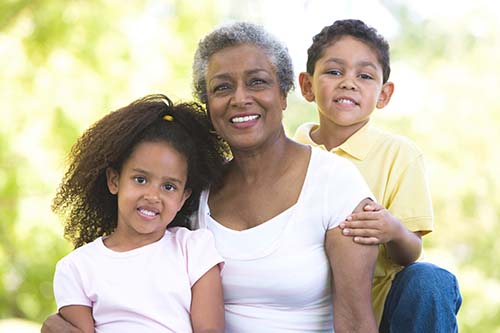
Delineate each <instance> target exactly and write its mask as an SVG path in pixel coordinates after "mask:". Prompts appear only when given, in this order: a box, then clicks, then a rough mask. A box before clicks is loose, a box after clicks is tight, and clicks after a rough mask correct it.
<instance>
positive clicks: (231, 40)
mask: <svg viewBox="0 0 500 333" xmlns="http://www.w3.org/2000/svg"><path fill="white" fill-rule="evenodd" d="M242 44H250V45H255V46H257V47H260V48H261V49H262V50H264V52H266V54H267V55H268V56H269V61H270V62H271V64H272V65H273V66H274V68H275V70H276V75H277V77H278V81H279V85H280V91H281V93H282V94H283V96H286V95H287V94H288V93H289V92H290V90H291V89H293V88H294V81H293V80H294V74H293V64H292V59H291V57H290V54H289V53H288V49H287V48H286V46H285V45H284V44H283V43H281V42H280V41H279V40H278V39H277V38H276V37H274V36H273V35H271V34H270V33H268V32H267V31H266V30H264V28H262V27H261V26H259V25H256V24H253V23H249V22H237V23H233V24H230V25H226V26H222V27H219V28H217V29H215V30H214V31H212V32H211V33H210V34H208V35H207V36H205V37H204V38H203V39H202V40H201V41H200V42H199V43H198V49H197V50H196V53H195V55H194V62H193V86H194V87H193V94H194V96H195V98H197V99H198V100H199V101H200V102H202V103H204V104H206V103H207V101H208V98H207V82H206V79H205V76H206V72H207V67H208V60H209V59H210V57H211V56H212V55H213V54H214V53H217V52H218V51H220V50H222V49H224V48H226V47H230V46H237V45H242Z"/></svg>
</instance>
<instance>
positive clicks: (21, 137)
mask: <svg viewBox="0 0 500 333" xmlns="http://www.w3.org/2000/svg"><path fill="white" fill-rule="evenodd" d="M259 3H260V2H259ZM262 3H263V2H262ZM383 3H384V6H385V7H386V8H387V9H388V10H389V12H390V13H391V14H392V15H393V17H394V18H395V19H396V21H397V22H398V26H399V30H398V32H397V34H396V35H395V36H394V37H393V39H392V40H390V43H391V52H392V59H393V61H392V63H393V65H392V67H393V74H391V75H392V80H394V81H395V83H396V91H395V95H394V97H393V100H392V101H391V103H390V104H389V106H388V107H387V108H386V109H387V110H386V109H383V110H380V111H376V112H375V114H374V115H373V118H374V119H373V120H374V121H375V122H376V124H377V125H378V126H381V127H383V128H385V129H387V130H389V131H392V132H395V133H400V134H404V135H407V136H409V137H410V138H411V139H413V140H414V141H415V142H416V143H417V144H418V145H419V147H420V148H421V149H422V151H423V152H424V155H425V156H426V160H427V162H428V172H429V176H430V183H431V190H432V193H433V202H434V208H435V223H436V228H435V232H433V233H432V234H430V235H428V236H426V237H425V238H424V239H425V247H426V258H427V259H428V260H431V261H434V262H436V263H438V264H440V265H442V266H445V267H446V268H448V269H450V270H452V271H453V272H454V273H455V274H456V275H457V277H458V279H459V282H460V285H461V291H462V294H463V297H464V303H463V305H462V309H461V311H460V316H459V319H460V331H461V332H465V333H467V332H474V333H476V332H488V333H489V332H499V330H498V318H500V300H499V299H498V296H496V295H498V294H499V293H500V268H499V267H498V265H496V264H493V263H496V262H497V261H498V260H497V258H496V254H497V253H500V243H499V242H497V241H496V236H495V235H496V231H497V230H498V229H500V195H499V191H498V188H500V177H499V176H498V171H497V169H498V165H500V155H499V154H498V153H497V151H498V148H497V146H496V145H497V143H498V142H500V134H499V131H498V128H499V127H500V126H499V125H500V102H499V101H498V98H497V89H498V88H497V86H498V82H497V81H498V74H499V73H498V64H497V63H498V59H499V58H500V38H499V35H500V28H499V25H498V23H497V18H495V17H494V14H493V13H492V12H488V11H484V10H480V9H481V8H480V7H481V4H485V3H486V1H483V2H481V1H480V3H479V4H478V5H471V10H470V11H469V12H468V13H464V14H463V15H461V16H455V17H454V19H450V20H447V19H446V15H444V16H443V19H439V20H436V19H433V20H431V19H428V18H423V17H420V16H418V15H417V14H415V12H414V11H413V10H411V9H409V8H408V5H407V4H403V2H401V1H397V0H392V1H384V2H383ZM217 4H218V3H217V2H216V1H210V0H200V1H181V0H167V1H146V0H131V1H127V2H126V5H125V2H116V1H113V0H94V1H65V0H53V1H28V0H26V1H22V0H9V1H2V2H0V54H2V57H0V77H2V80H0V101H2V102H1V103H2V108H0V116H1V118H2V121H1V122H0V319H1V318H7V317H21V318H27V319H30V320H34V321H37V322H41V321H42V320H43V319H44V318H45V317H46V316H47V315H48V314H50V313H53V312H54V311H55V304H54V300H53V295H52V276H53V272H54V266H55V263H56V262H57V260H58V259H59V258H61V257H62V256H64V255H65V254H67V253H68V252H69V251H70V250H71V246H70V244H69V243H68V242H67V241H65V240H64V239H63V237H62V226H61V224H60V221H59V220H58V219H57V218H56V217H55V216H54V215H53V214H52V213H51V211H50V204H51V199H52V197H53V195H54V194H55V191H56V188H57V185H58V184H59V181H60V179H61V177H62V173H63V172H64V168H65V164H64V157H65V156H67V154H68V152H69V149H70V147H71V145H72V144H73V143H74V140H75V139H76V138H77V137H78V135H79V134H80V133H81V132H82V131H83V130H84V129H85V128H87V127H88V126H89V125H90V124H92V123H93V122H95V121H96V120H97V119H98V118H100V117H101V116H102V115H103V114H105V113H107V112H109V111H110V110H113V109H117V108H119V107H121V106H123V105H125V104H128V103H129V102H131V101H132V100H133V99H135V98H138V97H141V96H143V95H145V94H148V93H155V92H161V93H165V94H167V95H169V96H170V97H171V98H172V99H174V100H179V99H185V100H188V99H191V89H190V88H191V62H192V58H193V53H194V50H195V48H196V45H197V42H198V41H199V39H200V38H201V37H202V36H203V35H204V34H205V33H206V32H207V31H209V30H210V29H212V27H213V26H214V25H215V24H216V23H218V22H219V15H220V14H219V13H220V8H218V7H217ZM231 6H232V7H231V8H233V12H235V13H236V12H237V13H239V14H241V15H242V16H243V15H244V14H243V13H241V11H238V9H239V7H238V6H239V5H238V3H235V4H232V5H231ZM257 16H258V13H248V17H253V18H255V17H257ZM242 18H243V17H242ZM296 65H297V64H296ZM405 86H406V88H405ZM405 91H406V92H405ZM284 117H285V123H286V125H287V130H288V133H290V134H293V132H294V131H295V129H296V127H297V126H298V125H300V124H301V123H302V122H305V121H316V120H317V115H316V111H315V105H314V104H309V103H306V102H305V101H304V100H303V99H302V97H301V96H300V91H296V92H294V93H292V94H291V95H290V98H289V107H288V109H287V111H286V112H285V114H284Z"/></svg>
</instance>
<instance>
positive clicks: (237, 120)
mask: <svg viewBox="0 0 500 333" xmlns="http://www.w3.org/2000/svg"><path fill="white" fill-rule="evenodd" d="M257 118H259V116H258V115H253V116H244V117H234V118H232V119H231V122H232V123H243V122H245V121H250V120H255V119H257Z"/></svg>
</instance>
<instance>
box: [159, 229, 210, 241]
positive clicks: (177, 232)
mask: <svg viewBox="0 0 500 333" xmlns="http://www.w3.org/2000/svg"><path fill="white" fill-rule="evenodd" d="M168 231H169V232H170V233H171V235H172V236H173V237H174V238H175V239H176V240H177V242H180V243H187V242H203V241H204V242H207V241H211V240H213V235H212V232H211V231H210V230H208V229H205V228H201V229H196V230H189V229H188V228H184V227H172V228H169V229H168Z"/></svg>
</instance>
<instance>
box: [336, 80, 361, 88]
mask: <svg viewBox="0 0 500 333" xmlns="http://www.w3.org/2000/svg"><path fill="white" fill-rule="evenodd" d="M340 88H342V89H348V90H356V89H358V87H357V86H356V84H355V83H354V82H353V80H351V79H348V78H346V79H344V80H343V81H342V82H341V83H340Z"/></svg>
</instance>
